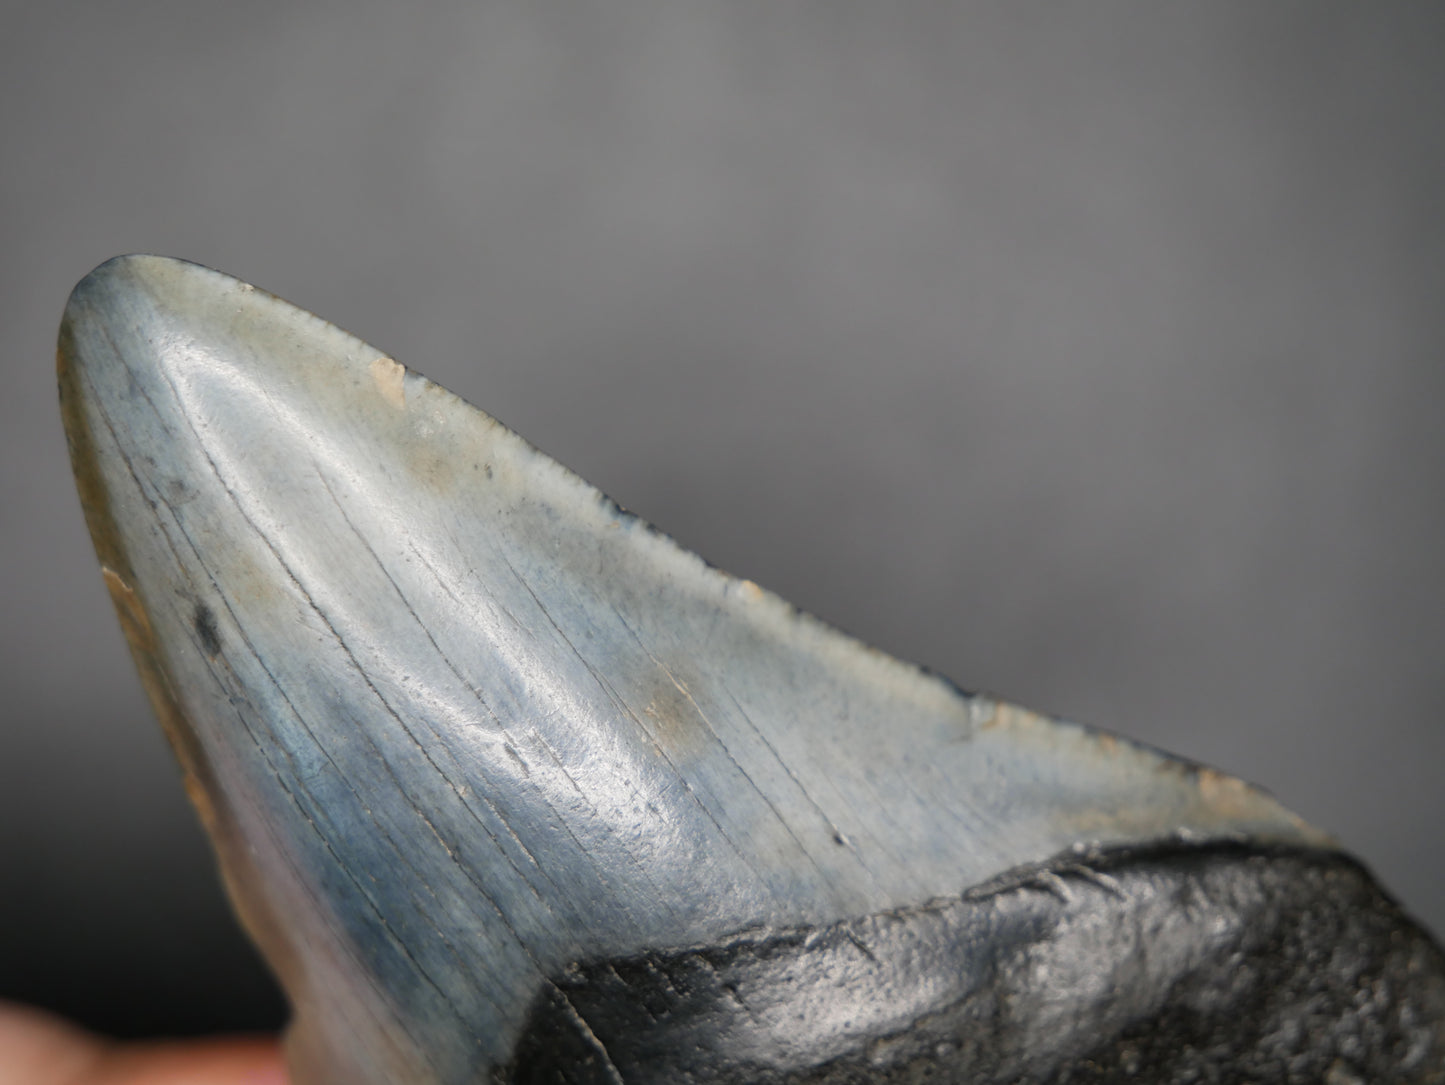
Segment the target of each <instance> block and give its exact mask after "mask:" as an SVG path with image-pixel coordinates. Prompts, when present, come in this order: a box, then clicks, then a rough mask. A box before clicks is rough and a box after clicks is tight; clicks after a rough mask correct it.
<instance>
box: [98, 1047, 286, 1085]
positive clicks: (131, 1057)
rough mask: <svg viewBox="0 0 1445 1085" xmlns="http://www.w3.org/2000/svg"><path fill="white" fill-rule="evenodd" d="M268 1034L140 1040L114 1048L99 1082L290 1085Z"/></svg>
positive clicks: (124, 1084) (128, 1084) (107, 1084)
mask: <svg viewBox="0 0 1445 1085" xmlns="http://www.w3.org/2000/svg"><path fill="white" fill-rule="evenodd" d="M290 1080H291V1079H290V1076H289V1075H288V1074H287V1073H286V1063H285V1060H284V1059H283V1057H282V1055H281V1048H280V1046H279V1045H278V1044H277V1042H276V1041H275V1040H274V1039H271V1038H269V1037H265V1038H263V1037H256V1038H235V1039H224V1040H186V1041H166V1042H161V1043H147V1044H137V1045H134V1046H126V1047H123V1048H117V1049H115V1050H113V1051H112V1052H111V1053H110V1054H109V1055H108V1056H107V1057H106V1059H105V1060H104V1061H103V1063H102V1065H101V1067H100V1069H99V1072H98V1073H97V1076H96V1077H95V1079H94V1085H290Z"/></svg>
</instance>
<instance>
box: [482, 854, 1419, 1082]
mask: <svg viewBox="0 0 1445 1085" xmlns="http://www.w3.org/2000/svg"><path fill="white" fill-rule="evenodd" d="M1405 977H1418V979H1415V980H1412V981H1409V982H1403V983H1402V982H1401V980H1402V979H1403V978H1405ZM1362 992H1368V993H1369V994H1368V997H1367V998H1366V999H1364V1000H1362V998H1361V994H1362ZM1365 1007H1367V1008H1365ZM1362 1008H1363V1012H1362ZM1442 1020H1445V958H1442V954H1441V952H1440V950H1439V948H1438V947H1437V946H1436V945H1435V944H1434V943H1432V942H1431V940H1430V939H1429V937H1428V936H1427V935H1426V934H1424V932H1422V931H1421V930H1420V929H1419V928H1418V927H1417V926H1416V925H1415V924H1413V923H1412V922H1411V921H1410V920H1409V919H1408V918H1407V917H1405V916H1403V915H1402V914H1401V913H1400V911H1399V909H1398V908H1397V907H1396V905H1395V904H1394V903H1393V902H1392V901H1390V900H1389V899H1388V898H1387V897H1386V896H1384V894H1382V893H1381V892H1380V891H1379V889H1378V888H1376V887H1375V886H1374V884H1373V883H1372V882H1371V880H1370V878H1369V876H1368V875H1367V874H1366V873H1365V872H1364V871H1363V870H1362V869H1361V868H1360V866H1359V865H1358V864H1356V863H1354V862H1352V861H1351V860H1349V859H1347V858H1344V857H1342V856H1340V855H1339V854H1337V853H1330V852H1321V851H1310V850H1305V849H1291V848H1272V849H1270V848H1260V847H1253V846H1249V845H1245V844H1213V845H1202V846H1190V845H1166V846H1158V847H1151V848H1125V849H1119V850H1116V851H1113V852H1110V853H1107V854H1104V855H1099V856H1094V857H1090V858H1089V859H1087V860H1084V861H1081V860H1079V859H1078V858H1075V857H1065V858H1062V859H1060V860H1057V861H1055V862H1053V863H1049V864H1044V865H1041V866H1034V867H1030V868H1027V869H1024V870H1021V871H1018V872H1013V873H1012V874H1011V875H1010V876H1007V877H1005V878H1002V879H999V881H998V882H997V883H995V885H994V886H992V887H985V888H983V889H981V890H980V891H975V892H971V893H969V894H967V895H966V897H964V898H962V899H954V900H950V901H935V902H933V903H931V904H929V905H927V906H923V907H919V908H912V909H904V910H901V911H898V912H891V913H886V914H883V915H877V916H869V917H867V918H865V919H857V920H849V921H847V922H844V923H837V924H833V925H832V926H829V927H825V928H822V929H817V930H813V929H800V930H792V931H783V932H779V933H776V934H772V935H767V936H744V937H741V938H738V939H736V940H733V941H731V942H727V943H723V944H721V945H718V946H713V947H701V948H692V949H683V950H672V951H662V950H659V951H654V952H649V953H644V954H640V955H638V956H634V957H630V958H627V959H625V960H612V961H598V962H588V963H584V964H578V965H574V966H573V967H571V968H569V969H567V970H566V971H564V972H563V973H562V974H560V975H558V976H556V977H554V978H553V980H552V983H551V984H550V985H549V986H548V988H547V989H546V990H545V991H544V992H543V993H542V994H540V995H539V996H538V997H537V999H536V1000H535V1002H534V1003H533V1008H532V1012H531V1016H530V1018H529V1021H528V1026H527V1029H526V1030H525V1032H524V1033H523V1035H522V1039H521V1041H520V1042H519V1044H518V1047H517V1053H516V1057H515V1059H514V1062H513V1063H512V1065H510V1066H508V1067H505V1068H503V1069H501V1070H499V1071H498V1072H497V1073H496V1075H495V1076H494V1079H493V1080H494V1081H495V1082H497V1083H507V1085H534V1083H535V1085H541V1083H543V1082H556V1081H567V1082H576V1083H581V1082H598V1083H599V1085H600V1083H603V1082H609V1081H615V1080H618V1079H621V1080H623V1081H627V1082H636V1083H639V1085H641V1083H646V1085H654V1083H655V1085H664V1083H669V1082H676V1081H690V1082H698V1083H703V1082H718V1083H724V1082H726V1083H736V1085H744V1083H751V1085H804V1083H807V1085H825V1083H826V1085H843V1083H853V1082H869V1083H875V1085H883V1083H889V1085H894V1083H898V1085H901V1083H905V1082H907V1083H911V1082H921V1081H927V1082H967V1083H969V1085H1010V1083H1013V1082H1020V1081H1027V1082H1065V1081H1067V1082H1072V1083H1078V1082H1088V1083H1092V1082H1111V1081H1121V1080H1123V1081H1133V1080H1141V1077H1142V1079H1143V1080H1148V1081H1150V1082H1154V1083H1166V1082H1176V1081H1177V1082H1194V1081H1219V1080H1224V1081H1350V1080H1356V1081H1387V1080H1388V1081H1404V1080H1410V1081H1427V1080H1432V1077H1431V1075H1434V1074H1438V1073H1439V1072H1440V1071H1441V1069H1442V1067H1445V1042H1442V1038H1441V1036H1440V1030H1439V1023H1440V1022H1441V1021H1442ZM1306 1024H1307V1026H1308V1027H1304V1026H1305V1025H1306ZM1332 1075H1333V1076H1332Z"/></svg>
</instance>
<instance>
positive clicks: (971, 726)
mask: <svg viewBox="0 0 1445 1085" xmlns="http://www.w3.org/2000/svg"><path fill="white" fill-rule="evenodd" d="M60 368H61V385H62V393H63V400H64V410H65V416H66V422H67V427H68V431H69V434H70V438H71V442H72V454H73V457H74V459H75V464H76V472H77V477H78V480H79V483H80V488H81V493H82V500H83V502H84V504H85V507H86V513H87V519H88V522H89V524H90V527H91V531H92V534H93V536H94V537H95V539H96V545H97V550H98V552H99V553H100V556H101V560H102V563H103V566H104V571H105V577H106V581H107V583H108V585H109V586H110V588H111V591H112V595H113V596H114V598H115V600H116V604H117V609H118V611H119V612H120V614H121V617H122V622H123V624H124V625H125V627H126V631H127V635H128V637H129V639H130V642H131V645H132V649H133V651H134V653H135V655H136V658H137V662H138V664H139V666H140V668H141V671H142V674H143V677H144V678H145V681H146V684H147V689H148V691H149V693H150V696H151V698H152V701H153V702H154V703H155V705H156V707H157V710H158V713H159V714H160V716H161V718H162V722H163V724H165V726H166V728H167V731H168V734H169V735H170V737H171V740H172V742H173V743H174V745H175V746H176V749H177V752H178V755H179V756H180V758H181V761H182V763H183V765H184V766H185V769H186V771H187V774H188V780H189V782H190V784H191V792H192V796H193V798H194V799H195V801H196V803H197V806H198V808H200V810H201V812H202V816H203V817H204V818H205V820H206V822H207V825H208V828H209V830H210V831H211V833H212V835H213V837H214V838H215V840H216V843H217V848H218V851H219V854H220V857H221V862H222V867H223V871H224V874H225V876H226V878H227V882H228V886H229V888H230V890H231V892H232V895H233V898H234V899H235V900H236V902H237V907H238V910H239V911H240V913H241V915H242V918H243V920H244V921H245V922H246V924H247V926H248V928H249V929H250V930H251V932H252V934H253V936H255V937H256V938H257V940H258V941H259V942H260V943H261V945H262V947H263V949H264V950H265V952H266V953H267V956H268V958H269V959H270V960H271V961H272V963H273V965H274V966H275V967H276V968H277V969H278V972H279V973H280V974H281V977H282V980H283V983H284V984H285V986H286V988H287V991H288V994H289V995H290V997H291V999H292V1002H293V1005H294V1007H295V1010H296V1020H295V1025H294V1029H293V1038H292V1045H293V1047H292V1058H293V1063H294V1065H295V1067H296V1069H297V1072H298V1078H297V1080H298V1082H310V1083H321V1082H332V1081H335V1082H342V1081H344V1082H347V1083H351V1085H355V1083H363V1085H365V1083H369V1082H377V1083H381V1082H396V1081H405V1082H433V1081H434V1082H448V1083H450V1082H463V1081H474V1080H481V1076H480V1075H484V1074H487V1073H501V1072H502V1071H501V1070H500V1069H498V1068H500V1067H503V1066H507V1065H511V1062H512V1059H513V1057H514V1053H515V1048H516V1045H517V1043H518V1041H519V1038H520V1037H521V1036H522V1035H523V1034H524V1032H526V1030H527V1028H528V1021H529V1019H530V1017H529V1015H533V1008H534V1007H535V1006H536V1005H540V1004H541V1003H539V1002H538V1000H539V999H541V1000H543V1002H546V1004H547V1005H555V1004H556V1002H555V997H554V996H555V992H557V991H558V990H560V989H561V988H560V987H559V986H558V983H559V980H558V977H560V976H563V975H564V974H565V973H566V970H567V969H568V968H569V967H573V966H575V965H577V964H578V962H586V961H603V960H611V959H632V958H636V957H637V955H638V954H644V953H651V952H656V951H659V950H662V949H673V950H677V951H682V950H684V949H686V948H687V947H696V946H706V945H713V944H719V943H721V942H724V941H726V940H727V939H730V938H736V937H739V936H740V935H741V934H742V933H743V932H748V931H752V932H764V933H765V932H770V931H771V932H778V931H788V930H802V929H814V928H824V927H828V926H829V925H835V924H839V923H846V922H855V921H858V920H860V918H861V917H867V916H874V915H879V914H883V913H898V912H899V911H900V910H906V909H910V908H917V907H919V906H922V905H925V904H927V903H928V902H930V901H934V900H939V899H957V898H960V895H961V894H963V893H964V892H965V891H966V890H969V889H970V888H971V887H976V886H979V885H981V884H983V883H986V882H988V881H989V880H990V879H992V878H996V877H997V876H999V875H1001V874H1002V873H1004V872H1006V871H1009V870H1011V869H1014V868H1020V867H1027V866H1029V865H1030V864H1039V863H1043V862H1045V861H1047V860H1049V859H1051V857H1054V856H1057V855H1060V854H1061V853H1068V852H1069V851H1070V850H1071V849H1073V850H1074V851H1083V852H1091V853H1092V852H1097V851H1099V850H1101V849H1109V848H1116V847H1126V846H1138V845H1141V844H1148V843H1157V842H1160V841H1171V840H1172V841H1180V840H1183V841H1191V842H1208V841H1234V840H1246V839H1247V840H1250V841H1256V842H1259V843H1261V844H1262V845H1264V844H1268V845H1282V846H1296V847H1328V841H1327V839H1326V838H1325V837H1323V836H1322V835H1321V834H1320V833H1318V832H1317V831H1316V830H1313V829H1311V828H1309V827H1308V826H1306V825H1304V824H1303V823H1301V822H1300V821H1299V819H1298V818H1296V817H1294V816H1293V815H1292V814H1290V813H1289V812H1287V811H1286V810H1284V809H1283V808H1282V807H1280V806H1279V804H1277V803H1276V802H1275V801H1274V800H1273V799H1271V798H1270V797H1269V796H1267V795H1265V794H1264V793H1262V792H1260V791H1258V790H1256V789H1254V788H1252V787H1250V786H1248V785H1245V784H1242V783H1240V782H1239V781H1237V780H1234V779H1232V778H1229V777H1225V776H1222V775H1220V774H1219V773H1216V772H1213V771H1212V770H1209V769H1204V768H1200V767H1197V766H1193V765H1189V764H1185V763H1183V762H1180V761H1177V760H1173V759H1171V758H1168V757H1166V756H1164V755H1161V754H1159V753H1157V752H1155V751H1152V750H1149V749H1146V748H1142V747H1139V746H1137V745H1135V744H1132V743H1130V742H1128V741H1126V740H1123V739H1118V738H1113V737H1110V736H1107V735H1103V734H1099V733H1096V732H1093V731H1089V730H1087V729H1084V728H1081V727H1078V726H1075V725H1071V724H1067V723H1060V722H1056V721H1051V720H1047V719H1043V718H1041V717H1039V716H1037V715H1034V714H1031V713H1029V712H1026V711H1024V710H1022V709H1019V708H1016V707H1013V706H1011V705H1007V704H1004V703H1001V702H997V701H994V700H991V699H989V698H985V697H973V696H969V695H966V694H964V693H962V692H960V691H959V690H957V689H956V688H954V687H953V686H951V685H950V684H948V683H947V682H945V681H943V680H941V679H939V678H937V677H934V676H932V675H929V674H926V673H924V672H921V671H919V670H918V669H916V668H914V667H912V666H909V665H906V664H903V663H900V662H898V661H896V660H893V659H891V658H889V657H887V656H884V655H882V654H881V653H879V652H876V651H873V650H871V649H869V648H866V647H865V646H863V645H861V644H859V643H858V642H856V641H854V640H852V639H851V638H849V637H846V636H844V635H843V634H841V633H838V632H837V631H835V630H833V629H830V628H828V627H827V626H825V625H823V624H822V623H820V622H818V621H816V620H815V619H813V618H811V617H809V616H807V615H805V614H802V613H800V612H798V611H796V610H794V609H793V608H791V607H790V606H789V605H788V604H786V603H784V602H783V601H782V600H780V599H778V598H777V597H776V596H773V595H771V594H769V593H767V592H765V591H763V590H761V589H759V588H758V587H756V586H755V585H753V584H751V583H750V582H747V581H741V580H737V579H734V578H732V577H730V576H727V575H726V574H724V573H722V572H719V571H718V570H715V569H713V568H711V567H709V566H707V565H706V564H705V563H704V562H703V561H701V560H700V559H699V558H697V557H695V556H694V555H692V554H690V553H688V552H686V551H683V550H682V549H680V548H679V547H677V546H676V545H675V544H674V543H673V542H672V541H671V540H670V539H668V538H666V537H664V536H663V535H661V534H659V533H658V532H656V531H655V530H653V529H652V528H650V527H649V526H648V525H646V524H645V523H643V522H642V521H640V520H638V519H637V518H636V517H634V516H632V515H630V514H628V513H626V512H624V511H623V510H621V509H619V508H618V507H617V506H616V505H615V504H613V503H612V502H611V501H609V500H608V499H607V498H606V497H604V496H603V495H602V494H600V493H599V492H598V491H597V490H595V489H593V488H592V487H590V486H589V485H587V484H586V483H585V482H583V481H582V480H581V479H579V478H577V477H576V476H575V475H573V474H571V473H570V472H568V471H567V470H566V469H564V468H562V467H560V466H559V465H558V464H556V463H555V462H553V461H552V460H550V459H549V458H547V457H546V456H545V455H543V454H542V453H540V452H538V451H537V450H536V449H535V448H533V447H532V446H531V445H529V444H527V443H526V442H525V441H523V440H522V439H521V438H519V437H518V436H516V435H515V434H513V433H512V432H511V431H509V430H507V429H506V428H505V427H503V426H502V425H500V424H499V423H497V422H496V421H495V420H493V419H492V418H490V417H489V416H487V415H486V414H484V413H482V412H481V411H479V410H476V409H475V408H473V407H471V406H469V405H467V404H466V403H464V402H462V401H461V400H459V399H457V398H456V397H454V396H453V395H451V394H450V393H448V392H446V391H445V390H444V389H442V388H440V387H438V386H436V385H434V384H432V383H430V382H429V381H427V380H426V379H424V378H423V377H421V376H419V375H417V374H415V373H412V372H410V371H408V370H406V369H404V367H402V366H401V365H399V364H398V363H397V362H395V361H393V360H392V359H390V358H388V357H386V356H385V355H383V354H381V353H380V352H378V351H376V350H374V349H372V348H370V347H368V346H367V345H366V344H364V343H362V342H360V341H359V340H357V339H354V338H352V337H351V336H349V335H346V334H345V333H343V332H341V331H339V330H338V329H336V328H334V327H332V326H331V325H329V324H326V323H324V322H322V321H320V320H319V319H317V318H315V317H313V316H311V315H310V314H307V313H304V312H302V311H300V310H298V309H295V308H293V307H292V306H290V305H287V304H286V303H284V302H282V301H279V300H278V299H276V298H274V297H271V296H270V295H267V294H265V293H263V292H261V291H258V290H256V289H254V288H253V287H250V286H247V285H245V284H243V283H241V282H238V281H236V280H234V279H230V278H228V277H226V276H223V275H220V274H219V273H217V272H213V271H210V270H207V269H204V268H200V267H198V266H196V265H193V264H187V263H183V262H180V261H175V260H169V259H163V258H159V257H146V256H139V257H122V258H118V259H117V260H114V261H111V262H110V263H107V264H105V265H103V266H102V267H101V268H99V269H97V270H96V271H95V272H93V273H92V274H91V275H90V276H89V277H88V278H87V279H86V280H85V281H83V282H82V283H81V284H80V285H79V286H78V287H77V288H76V290H75V293H74V294H73V296H72V298H71V301H70V305H69V307H68V308H67V311H66V315H65V321H64V325H63V328H62V336H61V351H60ZM961 620H968V617H967V616H963V617H962V618H961ZM562 986H565V984H563V985H562ZM547 999H552V1000H553V1001H551V1002H547V1001H546V1000H547ZM564 1005H565V1000H564ZM508 1072H511V1071H508ZM519 1080H521V1079H520V1078H519ZM598 1080H610V1079H609V1078H606V1077H605V1076H604V1077H602V1078H599V1079H598ZM700 1080H701V1079H700Z"/></svg>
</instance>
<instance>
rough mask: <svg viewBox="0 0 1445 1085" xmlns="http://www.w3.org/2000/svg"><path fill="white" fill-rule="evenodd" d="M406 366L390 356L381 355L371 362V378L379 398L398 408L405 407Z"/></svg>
mask: <svg viewBox="0 0 1445 1085" xmlns="http://www.w3.org/2000/svg"><path fill="white" fill-rule="evenodd" d="M405 377H406V366H404V365H402V364H401V363H400V362H398V361H395V360H393V359H391V358H387V357H381V358H378V359H376V361H374V362H372V363H371V379H372V380H373V381H375V382H376V390H377V391H378V392H380V393H381V398H382V399H384V400H386V401H387V402H388V403H390V404H391V405H392V406H393V407H396V408H397V409H398V410H401V409H405V407H406V385H405V383H404V378H405Z"/></svg>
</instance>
